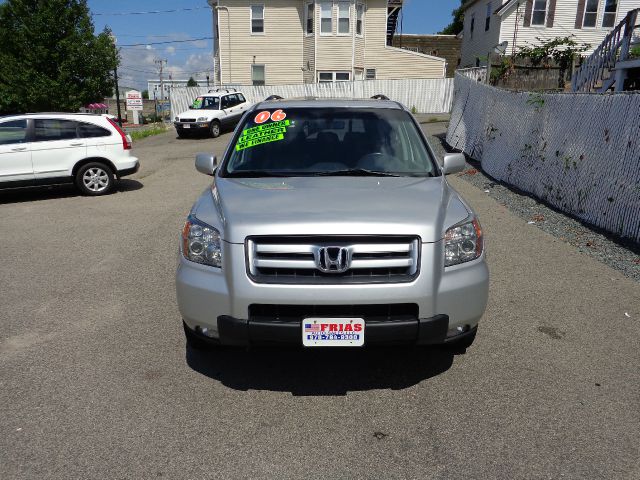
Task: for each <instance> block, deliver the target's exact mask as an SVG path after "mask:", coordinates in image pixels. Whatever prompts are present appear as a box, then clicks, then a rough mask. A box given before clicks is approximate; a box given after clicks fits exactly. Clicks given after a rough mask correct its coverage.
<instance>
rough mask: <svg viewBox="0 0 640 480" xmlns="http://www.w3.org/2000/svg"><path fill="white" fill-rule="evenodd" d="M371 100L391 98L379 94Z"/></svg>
mask: <svg viewBox="0 0 640 480" xmlns="http://www.w3.org/2000/svg"><path fill="white" fill-rule="evenodd" d="M371 100H389V97H387V96H386V95H382V94H381V93H378V94H376V95H374V96H373V97H371Z"/></svg>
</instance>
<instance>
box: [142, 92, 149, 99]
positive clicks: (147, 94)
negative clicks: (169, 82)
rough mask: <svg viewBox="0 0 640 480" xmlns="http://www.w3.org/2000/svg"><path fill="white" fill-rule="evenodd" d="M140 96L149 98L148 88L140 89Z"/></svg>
mask: <svg viewBox="0 0 640 480" xmlns="http://www.w3.org/2000/svg"><path fill="white" fill-rule="evenodd" d="M142 98H144V99H145V100H149V90H142Z"/></svg>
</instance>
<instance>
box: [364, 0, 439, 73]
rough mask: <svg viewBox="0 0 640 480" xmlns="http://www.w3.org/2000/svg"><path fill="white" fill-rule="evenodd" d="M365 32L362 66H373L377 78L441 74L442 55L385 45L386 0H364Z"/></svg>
mask: <svg viewBox="0 0 640 480" xmlns="http://www.w3.org/2000/svg"><path fill="white" fill-rule="evenodd" d="M365 34H366V49H365V58H364V61H365V68H375V69H376V78H377V79H378V80H392V79H399V78H444V76H445V65H446V61H445V60H444V59H443V58H437V57H430V56H427V55H421V54H419V53H415V52H410V51H408V50H401V49H399V48H394V47H388V46H387V2H386V0H368V1H367V11H366V14H365Z"/></svg>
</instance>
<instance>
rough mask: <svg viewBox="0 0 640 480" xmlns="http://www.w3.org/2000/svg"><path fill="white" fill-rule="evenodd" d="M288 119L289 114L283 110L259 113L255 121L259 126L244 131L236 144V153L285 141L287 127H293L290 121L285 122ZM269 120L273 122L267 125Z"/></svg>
mask: <svg viewBox="0 0 640 480" xmlns="http://www.w3.org/2000/svg"><path fill="white" fill-rule="evenodd" d="M286 118H287V114H286V113H284V112H283V111H282V110H276V111H275V112H273V113H270V112H268V111H264V112H260V113H258V114H257V115H256V118H255V121H254V123H257V124H258V125H257V126H255V127H252V128H247V129H246V130H243V131H242V134H241V135H240V137H239V138H238V143H237V144H236V151H240V150H245V149H247V148H251V147H255V146H257V145H263V144H265V143H271V142H278V141H280V140H284V136H285V134H286V133H287V127H289V125H291V122H290V121H289V120H285V119H286ZM268 120H271V122H270V123H266V122H267V121H268Z"/></svg>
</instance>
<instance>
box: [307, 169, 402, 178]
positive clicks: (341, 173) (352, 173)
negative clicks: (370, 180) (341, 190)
mask: <svg viewBox="0 0 640 480" xmlns="http://www.w3.org/2000/svg"><path fill="white" fill-rule="evenodd" d="M311 176H312V177H400V176H401V175H398V174H397V173H390V172H377V171H375V170H367V169H366V168H350V169H348V170H334V171H333V172H316V173H312V174H311Z"/></svg>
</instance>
